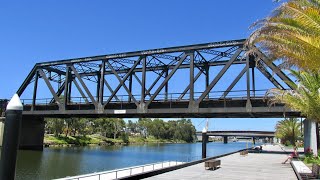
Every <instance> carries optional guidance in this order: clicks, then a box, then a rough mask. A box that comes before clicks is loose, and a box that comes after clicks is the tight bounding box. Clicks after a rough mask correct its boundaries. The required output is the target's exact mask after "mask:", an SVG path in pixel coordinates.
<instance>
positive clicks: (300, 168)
mask: <svg viewBox="0 0 320 180" xmlns="http://www.w3.org/2000/svg"><path fill="white" fill-rule="evenodd" d="M290 164H291V167H292V168H293V171H294V173H295V174H296V176H297V178H298V179H299V180H302V177H301V175H300V173H312V171H311V170H310V169H309V168H308V166H306V165H305V164H304V163H303V162H302V161H291V162H290Z"/></svg>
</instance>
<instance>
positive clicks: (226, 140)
mask: <svg viewBox="0 0 320 180" xmlns="http://www.w3.org/2000/svg"><path fill="white" fill-rule="evenodd" d="M223 143H224V144H228V136H223Z"/></svg>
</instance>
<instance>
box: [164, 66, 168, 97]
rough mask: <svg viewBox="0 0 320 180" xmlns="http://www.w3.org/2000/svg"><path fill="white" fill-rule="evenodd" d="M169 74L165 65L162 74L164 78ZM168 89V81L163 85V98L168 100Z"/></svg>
mask: <svg viewBox="0 0 320 180" xmlns="http://www.w3.org/2000/svg"><path fill="white" fill-rule="evenodd" d="M168 74H169V68H168V67H166V71H165V74H164V78H165V79H166V78H167V77H168ZM168 91H169V87H168V82H167V83H166V84H165V86H164V93H165V100H166V101H168Z"/></svg>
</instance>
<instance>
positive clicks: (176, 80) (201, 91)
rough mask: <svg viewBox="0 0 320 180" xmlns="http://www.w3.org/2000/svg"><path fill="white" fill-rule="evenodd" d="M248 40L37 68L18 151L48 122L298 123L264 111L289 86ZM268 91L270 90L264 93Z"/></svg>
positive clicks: (27, 86)
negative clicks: (270, 92) (275, 92)
mask: <svg viewBox="0 0 320 180" xmlns="http://www.w3.org/2000/svg"><path fill="white" fill-rule="evenodd" d="M244 43H245V39H239V40H229V41H220V42H211V43H205V44H195V45H187V46H178V47H167V48H158V49H150V50H143V51H135V52H125V53H117V54H107V55H99V56H91V57H83V58H74V59H66V60H57V61H50V62H40V63H37V64H35V66H34V67H33V68H32V70H31V71H30V73H29V74H28V76H27V77H26V79H25V80H24V82H23V83H22V85H21V87H20V88H19V89H18V91H17V94H18V95H19V96H20V98H21V99H22V102H23V104H24V111H23V121H22V133H21V140H20V142H21V147H24V148H37V147H38V148H40V149H41V148H42V144H43V133H44V121H43V120H44V118H45V117H123V118H144V117H158V118H166V117H167V118H180V117H184V118H187V117H188V118H201V117H207V118H210V117H211V118H260V117H261V118H262V117H263V118H271V117H272V118H275V117H283V116H284V114H285V116H286V117H300V113H299V112H295V111H292V110H290V109H288V108H286V107H285V106H284V105H283V104H274V105H272V106H269V104H268V99H269V97H267V96H265V93H266V91H267V89H270V88H280V89H293V87H292V86H291V83H293V81H292V80H291V79H290V78H289V77H288V76H287V75H286V73H285V72H283V71H282V70H281V69H279V67H278V66H277V65H276V64H275V63H273V62H272V61H271V60H270V59H269V58H268V57H267V56H265V55H264V54H263V53H261V52H256V53H255V54H250V55H249V53H247V52H248V51H249V49H247V48H246V47H245V45H244ZM266 86H268V87H266Z"/></svg>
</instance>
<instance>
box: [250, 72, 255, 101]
mask: <svg viewBox="0 0 320 180" xmlns="http://www.w3.org/2000/svg"><path fill="white" fill-rule="evenodd" d="M251 73H252V91H253V97H256V83H255V77H254V67H252V68H251Z"/></svg>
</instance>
